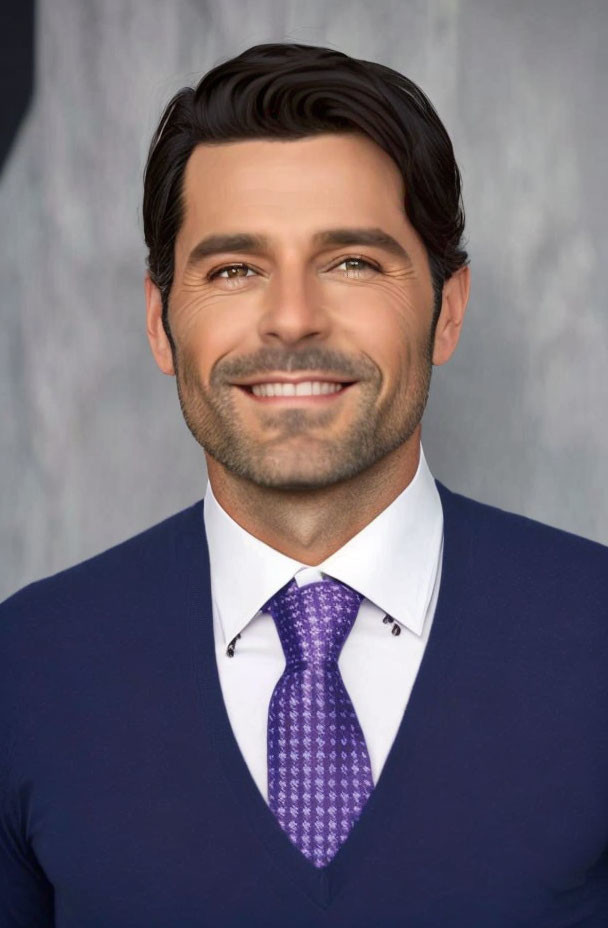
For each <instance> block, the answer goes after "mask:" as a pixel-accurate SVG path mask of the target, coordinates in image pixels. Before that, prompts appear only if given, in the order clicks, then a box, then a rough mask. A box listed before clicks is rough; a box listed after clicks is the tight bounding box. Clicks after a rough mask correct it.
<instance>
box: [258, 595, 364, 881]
mask: <svg viewBox="0 0 608 928" xmlns="http://www.w3.org/2000/svg"><path fill="white" fill-rule="evenodd" d="M362 599H363V596H362V595H361V594H360V593H357V592H356V591H355V590H353V589H352V588H351V587H349V586H346V584H344V583H340V582H339V581H338V580H333V579H326V580H320V581H319V582H316V583H309V584H307V585H306V586H303V587H299V586H298V585H297V583H296V581H295V579H294V580H291V581H290V582H289V583H288V584H286V585H285V586H284V587H283V588H282V589H280V590H279V592H278V593H277V594H276V595H275V596H273V597H272V598H271V599H269V600H268V602H267V603H266V604H265V605H264V606H263V607H262V611H264V612H269V613H270V614H271V615H272V617H273V619H274V621H275V623H276V626H277V631H278V633H279V638H280V639H281V644H282V646H283V651H284V653H285V659H286V666H285V670H284V671H283V674H282V676H281V677H280V679H279V681H278V682H277V685H276V686H275V688H274V691H273V693H272V696H271V699H270V705H269V708H268V801H269V805H270V808H271V810H272V812H274V814H275V815H276V817H277V819H278V821H279V824H280V825H281V828H283V830H284V831H285V832H286V833H287V835H288V836H289V838H290V839H291V841H292V842H293V843H294V844H295V845H296V847H298V848H299V849H300V851H301V852H302V853H303V854H304V855H305V856H306V857H307V858H308V859H309V860H310V861H311V862H312V863H313V864H314V866H315V867H324V866H325V865H326V864H328V863H329V861H330V860H331V859H332V857H333V856H334V855H335V854H336V852H337V851H338V849H339V847H340V845H341V844H342V843H343V842H344V841H345V840H346V838H347V837H348V833H349V831H350V829H351V828H352V826H353V825H354V824H355V822H356V821H357V819H358V817H359V815H360V814H361V810H362V809H363V806H364V805H365V803H366V801H367V799H368V798H369V796H370V793H371V791H372V789H373V788H374V782H373V779H372V773H371V765H370V760H369V754H368V751H367V745H366V743H365V737H364V735H363V732H362V730H361V726H360V724H359V720H358V718H357V714H356V712H355V708H354V706H353V704H352V702H351V699H350V696H349V695H348V693H347V691H346V687H345V686H344V681H343V680H342V676H341V675H340V669H339V667H338V657H339V655H340V651H341V650H342V646H343V644H344V642H345V641H346V638H347V636H348V633H349V632H350V630H351V628H352V626H353V623H354V621H355V618H356V617H357V612H358V611H359V605H360V603H361V600H362Z"/></svg>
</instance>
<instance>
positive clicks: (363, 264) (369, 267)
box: [334, 255, 380, 279]
mask: <svg viewBox="0 0 608 928" xmlns="http://www.w3.org/2000/svg"><path fill="white" fill-rule="evenodd" d="M343 264H347V265H348V264H350V265H351V268H350V270H352V271H354V272H355V273H354V274H349V273H348V270H349V269H347V273H346V277H352V278H354V279H357V277H359V276H360V274H359V272H360V271H362V270H363V271H374V272H375V273H377V272H378V271H379V270H380V269H379V268H378V267H377V266H376V265H374V264H372V263H371V262H370V261H366V260H365V258H357V257H355V256H354V255H353V256H352V257H349V258H342V260H341V261H340V263H339V264H336V265H334V269H336V268H339V267H341V266H342V265H343ZM353 264H355V265H358V267H354V268H353V267H352V265H353Z"/></svg>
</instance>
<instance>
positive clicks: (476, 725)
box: [0, 484, 608, 928]
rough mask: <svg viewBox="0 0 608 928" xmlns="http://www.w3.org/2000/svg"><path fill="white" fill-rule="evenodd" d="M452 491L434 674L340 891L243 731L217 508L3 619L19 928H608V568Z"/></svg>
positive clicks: (1, 825) (1, 862)
mask: <svg viewBox="0 0 608 928" xmlns="http://www.w3.org/2000/svg"><path fill="white" fill-rule="evenodd" d="M438 486H439V491H440V494H441V500H442V505H443V509H444V516H445V547H444V556H443V557H444V560H443V574H442V581H441V589H440V594H439V601H438V604H437V611H436V614H435V620H434V623H433V628H432V633H431V637H430V641H429V644H428V647H427V651H426V653H425V656H424V659H423V662H422V665H421V668H420V672H419V674H418V677H417V680H416V683H415V686H414V689H413V691H412V695H411V698H410V701H409V704H408V706H407V709H406V711H405V713H404V716H403V719H402V722H401V725H400V728H399V730H398V733H397V736H396V738H395V741H394V743H393V745H392V748H391V751H390V753H389V756H388V758H387V761H386V763H385V766H384V768H383V770H382V774H381V776H380V778H379V780H378V783H377V784H376V787H375V789H374V791H373V793H372V795H371V798H370V799H369V801H368V803H367V805H366V806H365V808H364V810H363V813H362V815H361V817H360V819H359V820H358V822H357V823H356V824H355V826H354V828H353V829H352V831H351V833H350V835H349V837H348V838H347V840H346V842H345V843H344V844H343V845H342V847H341V848H340V850H339V851H338V853H337V855H336V856H335V857H334V859H333V860H332V861H331V862H330V863H329V865H328V866H327V867H325V868H323V869H320V870H319V869H316V868H315V867H314V866H313V865H312V864H311V863H309V862H308V860H307V859H306V858H305V857H304V856H303V855H302V854H301V853H300V851H299V850H298V849H297V848H296V847H295V846H294V845H293V844H291V842H290V840H289V838H288V837H287V835H286V834H285V833H284V832H283V831H282V829H281V828H280V826H279V824H278V822H277V821H276V820H275V818H274V816H273V814H272V813H271V811H270V809H269V808H268V806H267V805H266V803H265V801H264V799H263V797H262V796H261V794H260V793H259V791H258V789H257V787H256V785H255V783H254V781H253V779H252V778H251V776H250V774H249V771H248V769H247V766H246V764H245V762H244V759H243V757H242V755H241V753H240V750H239V748H238V745H237V742H236V740H235V738H234V736H233V733H232V729H231V727H230V723H229V720H228V716H227V714H226V711H225V708H224V703H223V699H222V694H221V689H220V684H219V678H218V672H217V665H216V661H215V652H214V646H213V626H212V612H211V600H210V584H209V561H208V553H207V548H206V542H205V533H204V523H203V501H202V500H199V501H198V502H196V503H195V504H194V505H193V506H191V507H189V508H187V509H185V510H184V511H183V512H179V513H177V514H176V515H174V516H172V517H171V518H169V519H167V520H165V521H163V522H161V523H159V524H158V525H155V526H153V527H152V528H150V529H148V530H147V531H145V532H142V533H141V534H139V535H137V536H135V537H133V538H131V539H129V540H127V541H125V542H123V543H122V544H119V545H117V546H115V547H113V548H111V549H109V550H108V551H105V552H103V553H102V554H100V555H97V556H96V557H93V558H91V559H89V560H87V561H85V562H83V563H81V564H78V565H76V566H75V567H72V568H70V569H68V570H64V571H62V572H60V573H58V574H55V575H54V576H52V577H47V578H45V579H44V580H41V581H38V582H36V583H32V584H30V585H29V586H26V587H25V588H23V589H22V590H20V591H19V592H17V593H15V594H14V595H13V596H11V597H10V598H9V599H7V600H6V601H5V602H4V603H3V604H2V605H1V606H0V925H1V926H2V928H17V926H19V928H23V926H28V928H46V926H51V925H53V926H57V928H93V926H98V928H101V926H103V928H161V926H162V928H207V926H208V928H228V926H230V928H235V926H257V925H260V926H261V925H263V926H265V928H275V926H276V928H285V926H287V925H289V926H293V928H311V926H341V928H388V926H391V928H395V926H404V928H454V926H456V928H518V926H519V928H569V926H572V928H574V926H577V928H606V926H608V674H607V668H608V549H607V548H605V547H604V546H602V545H599V544H596V543H593V542H591V541H586V540H584V539H581V538H577V537H575V536H573V535H570V534H567V533H565V532H561V531H558V530H556V529H553V528H549V527H548V526H544V525H541V524H540V523H537V522H533V521H530V520H528V519H524V518H522V517H519V516H515V515H512V514H509V513H505V512H502V511H500V510H498V509H495V508H493V507H490V506H485V505H482V504H480V503H476V502H474V501H472V500H469V499H466V498H465V497H462V496H459V495H457V494H454V493H452V492H450V491H449V490H447V489H446V488H445V487H443V486H442V485H441V484H438ZM403 570H407V564H405V563H404V564H403ZM235 581H236V578H235ZM236 659H238V651H237V656H236V657H235V660H236ZM254 695H255V694H252V698H254Z"/></svg>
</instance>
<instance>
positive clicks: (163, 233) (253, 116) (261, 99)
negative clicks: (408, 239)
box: [143, 43, 468, 350]
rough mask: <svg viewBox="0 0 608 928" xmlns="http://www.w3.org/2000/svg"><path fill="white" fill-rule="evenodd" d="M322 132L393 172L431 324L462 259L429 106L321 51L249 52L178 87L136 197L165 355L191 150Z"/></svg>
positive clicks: (392, 78) (379, 73) (416, 92)
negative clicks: (423, 267) (391, 165)
mask: <svg viewBox="0 0 608 928" xmlns="http://www.w3.org/2000/svg"><path fill="white" fill-rule="evenodd" d="M328 132H337V133H338V132H339V133H344V132H362V133H364V134H365V135H367V136H369V137H370V138H371V139H372V140H373V141H374V142H376V143H377V144H378V145H379V146H380V148H382V149H383V150H384V151H385V152H386V153H387V154H388V155H390V157H391V158H392V159H393V160H394V161H395V163H396V164H397V167H398V168H399V170H400V172H401V174H402V177H403V180H404V184H405V203H404V208H405V211H406V214H407V216H408V217H409V220H410V222H411V223H412V225H413V226H414V228H415V229H416V231H417V232H418V234H419V235H420V237H421V239H422V241H423V243H424V245H425V247H426V249H427V254H428V258H429V265H430V270H431V276H432V280H433V289H434V293H435V315H434V323H436V321H437V316H438V312H439V309H440V308H441V293H442V289H443V283H444V281H445V280H446V279H447V278H448V277H450V276H451V275H452V274H453V273H454V272H455V271H456V270H457V269H458V268H460V267H462V266H463V265H465V264H466V263H467V261H468V257H467V253H466V251H464V249H463V248H462V247H461V239H462V235H463V232H464V209H463V205H462V196H461V179H460V172H459V170H458V166H457V164H456V161H455V159H454V150H453V148H452V143H451V141H450V137H449V136H448V134H447V132H446V130H445V128H444V126H443V124H442V122H441V120H440V119H439V117H438V115H437V113H436V112H435V110H434V109H433V106H432V105H431V103H430V101H429V100H428V99H427V97H426V96H425V94H424V93H423V92H422V91H421V90H420V88H419V87H417V86H416V84H414V83H413V82H412V81H410V80H409V79H408V78H407V77H404V76H403V75H402V74H399V72H397V71H393V70H392V69H391V68H388V67H385V66H384V65H381V64H377V63H376V62H373V61H364V60H361V59H357V58H351V57H350V56H349V55H345V54H344V53H342V52H339V51H335V50H333V49H329V48H319V47H316V46H313V45H296V44H291V43H284V44H278V43H273V44H266V45H254V46H253V47H252V48H248V49H247V50H246V51H244V52H242V54H240V55H237V56H236V57H235V58H231V59H230V60H229V61H226V62H224V63H222V64H220V65H217V66H216V67H214V68H213V69H212V70H210V71H208V72H207V74H205V75H204V77H203V78H202V79H201V80H200V81H199V83H198V84H197V86H196V87H194V88H192V87H184V88H182V90H180V91H179V92H178V93H176V94H175V96H174V97H173V98H172V100H171V101H170V102H169V103H168V105H167V106H166V108H165V110H164V112H163V114H162V117H161V120H160V123H159V125H158V128H157V129H156V132H155V133H154V136H153V138H152V142H151V144H150V151H149V154H148V160H147V163H146V168H145V172H144V199H143V220H144V235H145V240H146V245H147V247H148V262H147V263H148V270H149V273H150V277H151V279H152V280H153V282H154V283H155V284H156V286H157V287H158V288H159V290H160V293H161V296H162V302H163V327H164V329H165V332H166V333H167V337H168V338H169V342H170V344H171V347H172V349H173V350H174V349H175V346H174V342H173V339H172V337H171V332H170V329H169V322H168V298H169V292H170V290H171V285H172V282H173V273H174V249H175V240H176V237H177V234H178V232H179V229H180V225H181V222H182V219H183V211H184V203H183V178H184V171H185V168H186V163H187V161H188V158H189V157H190V155H191V153H192V151H193V149H194V148H195V146H196V145H198V144H199V143H201V142H208V143H213V142H215V143H221V142H230V141H238V140H245V139H264V138H266V139H277V138H280V139H285V140H288V139H292V140H295V139H300V138H304V137H306V136H311V135H316V134H321V133H328Z"/></svg>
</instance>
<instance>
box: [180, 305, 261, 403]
mask: <svg viewBox="0 0 608 928" xmlns="http://www.w3.org/2000/svg"><path fill="white" fill-rule="evenodd" d="M173 331H174V336H175V340H176V343H177V346H178V350H179V351H180V353H181V354H182V356H183V358H184V362H185V363H186V364H187V365H188V367H189V368H190V369H191V370H196V372H197V376H198V378H199V379H200V380H201V382H202V383H203V384H204V385H205V386H206V387H209V385H210V380H211V377H212V374H213V373H214V371H215V370H216V368H217V366H218V365H221V362H222V360H223V359H224V358H226V357H227V356H229V355H233V356H234V355H235V354H239V355H240V354H246V353H247V352H248V350H251V351H253V350H254V349H255V345H254V344H251V342H252V326H251V313H248V312H247V311H246V310H245V307H243V306H242V305H239V304H238V302H237V301H235V300H232V301H230V302H228V301H221V300H219V301H218V300H217V298H216V299H215V300H213V299H210V298H208V297H207V298H206V297H204V296H202V295H192V296H191V297H189V298H185V299H182V300H181V301H180V303H179V306H178V307H177V308H176V311H175V316H174V324H173Z"/></svg>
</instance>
